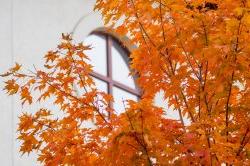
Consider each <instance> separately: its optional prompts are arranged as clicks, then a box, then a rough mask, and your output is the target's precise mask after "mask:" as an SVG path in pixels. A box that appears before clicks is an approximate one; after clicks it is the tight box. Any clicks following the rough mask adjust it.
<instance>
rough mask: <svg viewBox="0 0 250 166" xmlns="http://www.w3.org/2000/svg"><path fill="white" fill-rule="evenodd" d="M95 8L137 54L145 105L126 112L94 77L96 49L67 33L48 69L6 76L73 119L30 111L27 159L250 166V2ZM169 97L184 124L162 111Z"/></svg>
mask: <svg viewBox="0 0 250 166" xmlns="http://www.w3.org/2000/svg"><path fill="white" fill-rule="evenodd" d="M95 9H96V10H99V11H100V12H101V13H102V16H103V19H104V21H105V24H106V25H107V26H108V27H110V28H112V29H115V31H116V33H118V34H119V35H128V36H129V38H130V42H131V43H132V44H134V45H136V46H137V48H136V49H134V50H133V51H132V53H131V55H130V57H131V59H132V62H131V69H132V71H133V72H132V74H134V75H137V76H138V80H137V83H138V85H139V87H140V88H141V90H142V97H141V99H140V101H138V102H136V101H131V100H130V101H124V102H126V103H127V104H128V106H125V105H126V103H124V109H125V111H124V113H122V114H116V113H115V111H114V110H113V109H112V108H111V107H110V103H111V102H112V101H113V99H112V96H110V95H108V94H105V93H104V92H100V91H98V90H97V89H96V88H95V85H94V82H93V80H92V78H91V77H90V73H91V66H90V65H89V64H87V63H86V59H87V58H88V57H87V55H85V53H84V52H85V50H87V49H90V47H89V46H85V45H84V44H82V43H80V44H75V43H74V41H73V40H72V39H71V36H70V35H63V36H62V42H61V44H59V45H58V48H57V49H56V50H53V51H49V52H48V53H47V54H46V55H45V65H44V67H45V69H44V70H38V69H34V70H35V71H30V72H22V71H21V65H19V64H16V65H15V66H14V67H13V68H11V69H10V70H9V71H8V72H7V73H5V74H3V75H2V76H4V77H7V78H8V80H7V81H6V82H5V90H6V91H7V92H8V94H10V95H13V94H18V95H20V96H21V99H20V100H22V102H23V104H32V103H34V102H37V101H34V99H33V98H34V96H35V94H36V95H37V93H39V97H38V101H43V100H48V99H52V100H53V101H54V104H55V105H57V106H59V107H60V110H61V111H62V112H63V113H64V116H58V117H55V111H53V110H48V109H46V108H41V109H40V110H38V111H36V112H35V113H33V114H29V113H23V114H22V116H21V117H20V123H19V128H18V132H19V137H18V139H20V140H21V141H22V145H21V147H20V151H21V152H22V153H29V152H31V151H34V150H37V153H38V155H39V157H38V161H40V162H42V163H43V164H44V165H220V164H226V165H248V164H250V145H249V140H250V102H249V101H250V87H249V85H250V72H249V71H250V59H249V58H250V45H249V43H250V31H249V30H250V1H249V0H210V1H205V0H123V1H113V0H106V1H103V0H97V1H96V6H95ZM120 20H122V23H121V24H119V25H118V24H117V22H121V21H120ZM152 85H153V86H152ZM76 89H83V90H82V91H83V92H82V93H80V92H77V91H76ZM159 91H163V92H164V98H165V99H166V101H167V102H166V103H165V104H166V105H168V106H169V107H172V108H174V110H175V111H177V112H178V113H179V119H180V120H171V119H167V118H166V116H165V113H166V111H167V110H163V109H162V108H159V107H156V106H154V102H153V99H154V96H155V94H156V93H157V92H159ZM53 114H54V115H53ZM183 116H187V117H188V119H189V120H190V124H188V125H187V124H184V122H183ZM88 120H92V121H93V123H94V127H89V128H88V127H86V125H84V124H85V123H84V122H86V121H88Z"/></svg>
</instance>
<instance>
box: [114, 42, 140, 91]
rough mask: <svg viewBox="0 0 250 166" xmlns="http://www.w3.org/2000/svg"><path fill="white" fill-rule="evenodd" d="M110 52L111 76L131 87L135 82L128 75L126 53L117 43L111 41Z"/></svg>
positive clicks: (133, 86)
mask: <svg viewBox="0 0 250 166" xmlns="http://www.w3.org/2000/svg"><path fill="white" fill-rule="evenodd" d="M111 54H112V77H113V79H114V80H116V81H118V82H121V83H123V84H125V85H127V86H129V87H131V88H133V89H135V88H136V87H135V83H134V80H133V77H132V76H130V75H129V73H130V70H129V67H128V61H129V58H128V55H127V53H126V52H125V51H124V50H123V49H122V47H121V46H120V45H118V43H116V42H113V43H112V48H111Z"/></svg>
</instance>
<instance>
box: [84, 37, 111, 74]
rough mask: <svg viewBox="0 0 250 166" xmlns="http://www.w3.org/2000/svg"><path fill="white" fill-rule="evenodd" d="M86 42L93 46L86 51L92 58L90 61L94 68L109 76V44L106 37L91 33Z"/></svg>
mask: <svg viewBox="0 0 250 166" xmlns="http://www.w3.org/2000/svg"><path fill="white" fill-rule="evenodd" d="M84 43H85V44H86V45H90V46H91V47H92V49H91V50H86V51H85V53H86V55H88V57H89V59H90V61H89V63H90V64H91V65H92V66H93V70H94V71H96V72H98V73H100V74H102V75H104V76H107V58H106V57H107V55H106V54H107V53H106V52H107V51H106V47H107V46H106V45H107V44H106V39H105V37H104V36H97V35H90V36H89V37H87V39H86V40H85V41H84Z"/></svg>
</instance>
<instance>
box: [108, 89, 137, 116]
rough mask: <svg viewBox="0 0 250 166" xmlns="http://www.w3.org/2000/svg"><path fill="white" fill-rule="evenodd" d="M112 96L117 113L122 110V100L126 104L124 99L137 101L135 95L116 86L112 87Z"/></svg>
mask: <svg viewBox="0 0 250 166" xmlns="http://www.w3.org/2000/svg"><path fill="white" fill-rule="evenodd" d="M113 97H114V109H115V111H116V112H117V113H118V114H120V113H122V112H124V105H123V101H124V103H125V104H126V102H125V100H129V99H131V100H134V101H137V96H135V95H133V94H131V93H129V92H127V91H124V90H122V89H120V88H117V87H113ZM125 106H126V105H125Z"/></svg>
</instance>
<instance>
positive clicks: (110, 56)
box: [84, 32, 140, 113]
mask: <svg viewBox="0 0 250 166" xmlns="http://www.w3.org/2000/svg"><path fill="white" fill-rule="evenodd" d="M84 43H85V44H87V45H90V46H91V47H92V49H91V50H88V51H86V54H87V55H88V56H89V58H90V62H89V63H90V64H91V65H92V66H93V70H94V72H93V73H92V76H93V77H94V80H95V83H96V85H97V88H98V89H99V90H102V91H104V92H107V93H109V94H111V95H113V97H114V103H112V106H113V108H114V109H115V110H116V111H117V112H118V113H121V112H122V111H123V110H124V107H123V103H122V102H123V100H127V99H132V100H137V99H138V98H139V95H140V93H139V91H138V89H137V86H136V84H135V80H134V78H133V77H132V76H130V75H129V73H130V69H129V56H128V55H129V51H128V50H127V49H126V48H125V47H124V46H122V44H121V42H119V41H118V40H117V39H115V38H114V37H112V36H110V35H108V34H104V33H100V32H95V33H92V34H91V35H89V36H88V37H87V38H86V39H85V40H84Z"/></svg>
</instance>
